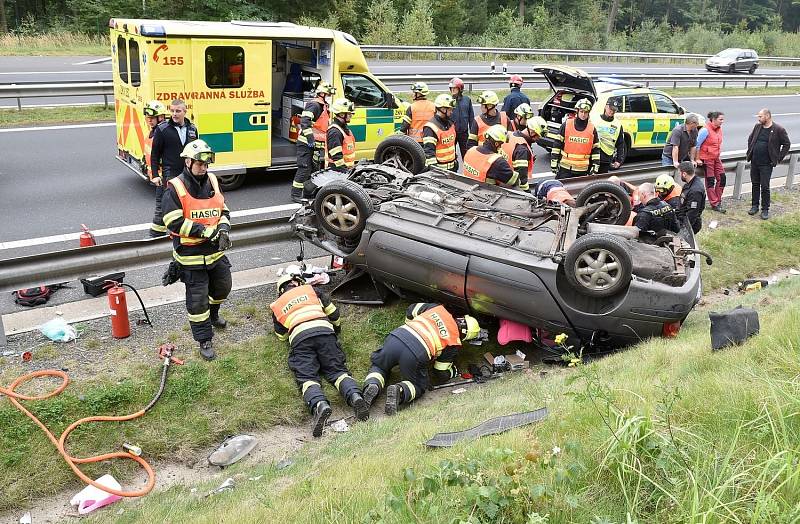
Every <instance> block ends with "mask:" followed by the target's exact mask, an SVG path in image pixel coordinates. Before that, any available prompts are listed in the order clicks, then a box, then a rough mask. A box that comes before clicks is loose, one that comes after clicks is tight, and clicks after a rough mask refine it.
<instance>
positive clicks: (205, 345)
mask: <svg viewBox="0 0 800 524" xmlns="http://www.w3.org/2000/svg"><path fill="white" fill-rule="evenodd" d="M200 356H201V357H203V358H204V359H206V360H214V359H215V358H217V354H216V353H214V345H213V344H212V343H211V340H204V341H202V342H200Z"/></svg>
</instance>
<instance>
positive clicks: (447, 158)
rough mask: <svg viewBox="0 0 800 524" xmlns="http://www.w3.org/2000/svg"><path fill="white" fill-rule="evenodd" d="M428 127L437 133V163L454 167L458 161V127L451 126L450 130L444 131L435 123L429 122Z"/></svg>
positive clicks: (426, 125)
mask: <svg viewBox="0 0 800 524" xmlns="http://www.w3.org/2000/svg"><path fill="white" fill-rule="evenodd" d="M425 127H428V128H430V129H432V130H433V132H434V133H436V163H437V164H441V165H445V166H446V167H447V168H450V167H452V165H453V162H455V161H456V126H455V124H450V127H449V128H448V129H442V128H440V127H439V126H438V125H436V124H435V123H433V122H427V123H426V124H425Z"/></svg>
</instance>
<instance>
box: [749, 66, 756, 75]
mask: <svg viewBox="0 0 800 524" xmlns="http://www.w3.org/2000/svg"><path fill="white" fill-rule="evenodd" d="M757 68H758V66H757V65H755V64H753V65H751V66H750V69H748V70H747V72H748V73H750V74H751V75H754V74H756V69H757Z"/></svg>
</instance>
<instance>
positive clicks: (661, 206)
mask: <svg viewBox="0 0 800 524" xmlns="http://www.w3.org/2000/svg"><path fill="white" fill-rule="evenodd" d="M639 194H640V195H641V197H642V202H644V205H643V206H642V207H641V209H639V210H638V211H637V213H636V219H635V220H634V222H633V225H634V226H636V227H638V228H639V230H640V231H642V232H643V233H644V232H647V231H654V232H655V233H656V235H657V236H660V235H661V234H662V233H663V232H665V231H672V232H673V233H677V232H678V231H679V230H680V227H679V226H678V218H677V216H676V214H675V210H674V209H672V206H670V205H669V204H667V203H666V202H664V201H663V200H661V199H660V198H659V197H658V195H657V194H656V188H655V186H654V185H653V184H651V183H650V182H646V183H644V184H642V185H640V186H639Z"/></svg>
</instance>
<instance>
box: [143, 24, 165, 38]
mask: <svg viewBox="0 0 800 524" xmlns="http://www.w3.org/2000/svg"><path fill="white" fill-rule="evenodd" d="M139 34H141V35H142V36H167V32H166V31H165V30H164V26H162V25H152V24H142V25H141V26H140V27H139Z"/></svg>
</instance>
